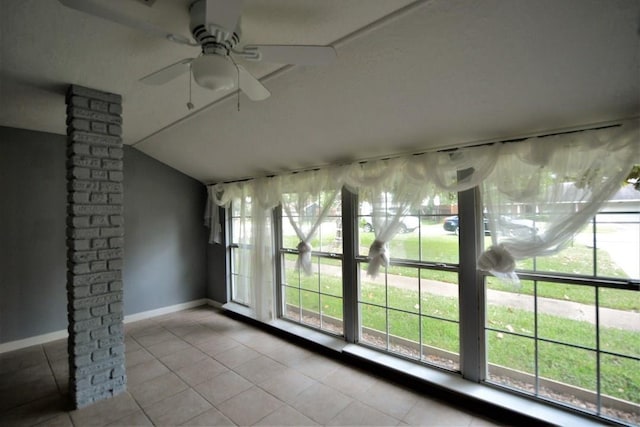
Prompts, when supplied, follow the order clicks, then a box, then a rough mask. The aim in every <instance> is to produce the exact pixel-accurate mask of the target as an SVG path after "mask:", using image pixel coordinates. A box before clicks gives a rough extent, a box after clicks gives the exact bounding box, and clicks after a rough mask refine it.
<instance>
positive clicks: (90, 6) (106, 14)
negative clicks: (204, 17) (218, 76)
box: [58, 0, 197, 46]
mask: <svg viewBox="0 0 640 427" xmlns="http://www.w3.org/2000/svg"><path fill="white" fill-rule="evenodd" d="M58 1H59V2H60V3H62V4H63V5H64V6H66V7H68V8H70V9H75V10H77V11H79V12H83V13H86V14H88V15H93V16H97V17H98V18H102V19H106V20H107V21H111V22H115V23H117V24H120V25H124V26H126V27H130V28H134V29H136V30H141V31H144V32H146V33H148V34H151V35H154V36H156V37H162V38H165V39H167V40H170V41H172V42H175V43H178V44H186V45H189V46H197V43H195V42H192V41H191V40H190V39H188V38H187V37H184V36H182V35H180V34H173V33H169V32H167V31H165V30H163V29H162V28H160V27H156V26H155V25H152V24H149V23H148V22H144V21H139V20H137V19H133V18H130V17H128V16H126V15H123V14H121V13H118V12H116V11H114V10H112V9H109V8H106V7H104V6H102V5H99V4H96V3H93V2H91V1H87V0H58Z"/></svg>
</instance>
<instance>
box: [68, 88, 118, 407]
mask: <svg viewBox="0 0 640 427" xmlns="http://www.w3.org/2000/svg"><path fill="white" fill-rule="evenodd" d="M66 103H67V135H68V137H67V185H68V193H67V194H68V205H67V249H68V255H67V266H68V272H67V298H68V305H67V310H68V318H69V376H70V378H69V395H70V397H71V400H72V403H73V405H74V406H75V407H76V408H81V407H83V406H86V405H89V404H91V403H93V402H95V401H98V400H101V399H105V398H108V397H111V396H114V395H116V394H118V393H120V392H122V391H124V390H125V389H126V381H127V377H126V374H125V367H124V329H123V324H122V321H123V317H124V316H123V303H122V300H123V299H122V258H123V246H124V227H123V222H124V221H123V207H122V203H123V196H122V178H123V175H122V158H123V149H122V138H121V135H122V127H121V125H122V118H121V117H120V115H121V114H122V106H121V104H122V97H121V96H120V95H115V94H112V93H106V92H100V91H97V90H93V89H88V88H84V87H81V86H75V85H72V86H70V87H69V90H68V91H67V97H66Z"/></svg>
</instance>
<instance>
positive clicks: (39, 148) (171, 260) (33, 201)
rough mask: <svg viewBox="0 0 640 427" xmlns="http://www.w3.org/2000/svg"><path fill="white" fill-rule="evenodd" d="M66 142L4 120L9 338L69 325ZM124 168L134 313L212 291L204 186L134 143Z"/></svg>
mask: <svg viewBox="0 0 640 427" xmlns="http://www.w3.org/2000/svg"><path fill="white" fill-rule="evenodd" d="M65 150H66V137H65V136H62V135H54V134H50V133H43V132H33V131H27V130H20V129H13V128H6V127H0V194H1V195H2V198H1V199H0V200H1V202H0V343H2V342H8V341H14V340H18V339H23V338H28V337H31V336H35V335H40V334H45V333H48V332H54V331H59V330H62V329H66V327H67V297H66V247H65V227H66V225H65V218H66V177H65V173H66V168H65ZM124 174H125V180H124V191H125V258H124V262H125V265H124V300H125V314H134V313H139V312H142V311H147V310H153V309H157V308H162V307H166V306H169V305H173V304H179V303H182V302H187V301H192V300H194V299H199V298H204V297H205V296H206V295H207V288H208V287H209V283H208V281H207V268H208V265H207V263H208V259H207V258H208V255H207V253H208V248H207V232H208V230H207V229H206V228H205V227H204V226H203V219H202V217H203V213H204V207H205V202H206V189H205V186H204V185H202V184H201V183H200V182H198V181H196V180H194V179H192V178H189V177H187V176H186V175H184V174H182V173H180V172H178V171H176V170H174V169H172V168H170V167H168V166H166V165H164V164H162V163H160V162H158V161H156V160H154V159H152V158H150V157H148V156H146V155H145V154H142V153H141V152H139V151H138V150H135V149H133V148H129V147H127V148H126V149H125V158H124ZM222 253H224V251H222ZM219 262H220V261H219V260H218V263H219ZM221 262H222V263H223V264H224V261H221Z"/></svg>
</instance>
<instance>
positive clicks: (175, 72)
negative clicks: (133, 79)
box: [140, 58, 193, 86]
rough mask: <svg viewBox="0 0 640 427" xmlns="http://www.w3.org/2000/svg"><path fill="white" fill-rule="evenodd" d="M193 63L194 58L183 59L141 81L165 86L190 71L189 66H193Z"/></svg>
mask: <svg viewBox="0 0 640 427" xmlns="http://www.w3.org/2000/svg"><path fill="white" fill-rule="evenodd" d="M191 61H193V58H187V59H182V60H180V61H178V62H176V63H174V64H171V65H169V66H166V67H164V68H162V69H160V70H158V71H154V72H153V73H151V74H149V75H146V76H144V77H143V78H141V79H140V81H141V82H142V83H145V84H148V85H154V86H157V85H163V84H165V83H167V82H169V81H171V80H173V79H175V78H176V77H178V76H180V75H182V74H184V73H185V72H187V71H189V64H191Z"/></svg>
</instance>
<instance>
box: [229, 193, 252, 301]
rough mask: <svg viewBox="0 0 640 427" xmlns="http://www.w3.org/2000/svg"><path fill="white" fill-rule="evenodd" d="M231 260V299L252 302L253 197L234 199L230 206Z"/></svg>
mask: <svg viewBox="0 0 640 427" xmlns="http://www.w3.org/2000/svg"><path fill="white" fill-rule="evenodd" d="M230 212H231V215H230V227H229V260H230V265H229V267H230V283H229V285H230V288H231V301H233V302H236V303H239V304H242V305H249V304H250V302H251V288H250V285H249V284H250V276H251V273H250V262H251V261H250V260H251V250H252V249H251V197H239V198H236V199H233V200H232V202H231V208H230Z"/></svg>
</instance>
